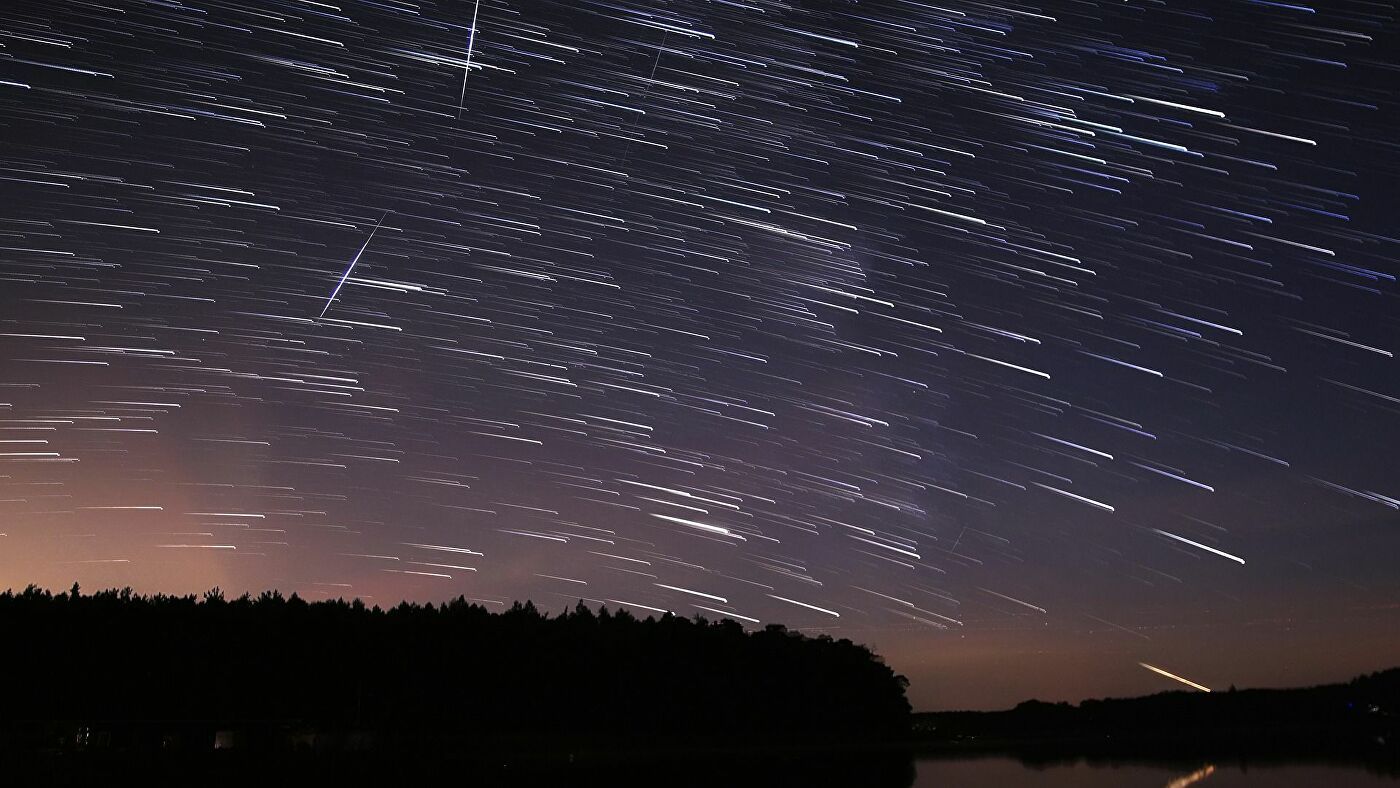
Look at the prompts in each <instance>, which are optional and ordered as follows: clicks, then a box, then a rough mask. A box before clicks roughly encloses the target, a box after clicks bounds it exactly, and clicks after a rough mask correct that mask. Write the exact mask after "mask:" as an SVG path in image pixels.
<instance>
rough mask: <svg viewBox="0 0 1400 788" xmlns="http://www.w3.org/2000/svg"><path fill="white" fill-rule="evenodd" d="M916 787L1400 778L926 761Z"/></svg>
mask: <svg viewBox="0 0 1400 788" xmlns="http://www.w3.org/2000/svg"><path fill="white" fill-rule="evenodd" d="M915 770H916V776H915V778H914V783H913V786H912V788H984V787H985V788H1006V787H1008V786H1021V785H1025V786H1034V787H1035V788H1061V786H1063V788H1071V787H1073V788H1100V786H1102V788H1109V786H1113V788H1139V786H1140V787H1141V788H1187V786H1200V787H1201V788H1233V787H1234V786H1247V787H1248V788H1313V786H1327V788H1351V786H1358V787H1359V788H1364V787H1365V786H1391V788H1394V786H1397V785H1400V774H1397V773H1394V772H1392V773H1391V774H1389V775H1387V774H1381V773H1378V772H1374V771H1369V770H1367V769H1366V768H1365V767H1364V766H1351V765H1333V764H1289V763H1282V764H1279V763H1268V764H1258V765H1256V764H1245V765H1243V766H1242V765H1241V764H1239V763H1237V762H1218V763H1209V762H1200V761H1198V762H1192V763H1184V764H1180V765H1176V766H1173V765H1170V764H1157V763H1132V762H1123V763H1113V762H1100V761H1095V762H1092V763H1090V762H1086V761H1072V762H1061V763H1052V764H1026V763H1023V762H1021V761H1019V760H1016V759H1013V758H967V759H952V758H920V759H918V760H916V761H915Z"/></svg>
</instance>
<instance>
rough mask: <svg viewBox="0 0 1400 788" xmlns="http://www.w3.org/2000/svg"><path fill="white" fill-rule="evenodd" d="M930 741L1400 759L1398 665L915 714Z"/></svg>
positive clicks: (1049, 749) (1049, 753)
mask: <svg viewBox="0 0 1400 788" xmlns="http://www.w3.org/2000/svg"><path fill="white" fill-rule="evenodd" d="M914 729H915V733H916V736H918V737H919V738H920V739H921V740H922V741H924V742H927V743H931V744H934V745H944V746H952V747H955V748H959V749H968V750H976V749H983V750H993V751H1003V752H1012V753H1017V754H1022V755H1030V756H1045V757H1052V758H1053V757H1057V756H1072V755H1086V756H1095V755H1100V756H1145V757H1157V756H1185V755H1193V756H1196V755H1199V756H1223V757H1256V758H1341V759H1358V758H1359V759H1364V760H1384V761H1400V668H1394V669H1391V670H1387V671H1383V672H1380V673H1372V674H1370V675H1366V676H1359V677H1357V678H1355V679H1353V680H1351V681H1349V682H1346V683H1344V684H1328V685H1323V686H1318V687H1307V688H1300V689H1247V690H1238V691H1236V690H1235V689H1233V688H1231V689H1230V690H1228V691H1216V692H1210V693H1204V692H1164V693H1160V694H1157V695H1149V696H1146V697H1141V698H1113V699H1105V700H1086V701H1083V702H1082V703H1080V704H1079V705H1077V706H1074V705H1070V704H1068V703H1045V702H1042V701H1035V700H1030V701H1026V702H1024V703H1021V704H1020V705H1018V706H1017V707H1016V708H1014V709H1011V710H1009V711H997V712H933V713H925V714H918V715H915V721H914Z"/></svg>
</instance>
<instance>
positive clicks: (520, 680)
mask: <svg viewBox="0 0 1400 788" xmlns="http://www.w3.org/2000/svg"><path fill="white" fill-rule="evenodd" d="M0 631H3V632H4V633H5V640H6V642H7V646H6V647H5V648H4V649H0V697H3V698H4V699H5V702H4V703H3V705H0V709H3V710H2V711H0V725H3V733H4V735H3V738H0V747H4V746H6V745H8V746H10V747H12V748H34V747H44V746H58V747H63V748H71V747H80V748H81V747H98V746H110V747H118V746H120V747H125V748H142V747H155V748H167V749H168V748H170V747H180V748H185V749H191V748H193V749H198V748H202V747H214V746H239V747H245V748H247V747H257V746H260V747H264V748H269V747H297V746H303V747H315V748H325V747H334V748H338V749H341V750H344V749H355V748H394V749H401V748H419V749H428V750H431V749H433V748H437V749H442V748H462V747H467V748H470V747H472V746H478V747H481V746H490V747H502V746H516V747H524V748H526V749H528V748H529V747H532V746H537V745H536V744H531V743H538V742H552V743H558V742H598V741H603V740H605V739H606V740H610V741H613V742H618V741H625V742H627V746H629V747H646V746H654V747H665V746H674V745H677V744H681V743H683V744H684V745H685V746H687V747H691V748H694V747H703V746H732V745H743V746H751V745H754V744H755V743H778V744H781V743H798V742H802V743H807V744H811V743H814V742H817V743H820V742H827V743H842V744H852V743H860V742H871V743H874V742H879V741H888V740H891V739H897V738H899V737H901V736H903V735H905V734H906V733H907V731H908V725H909V719H910V707H909V703H908V701H907V700H906V699H905V687H906V686H907V681H906V680H905V679H904V678H903V677H902V676H898V675H896V674H895V673H894V671H893V670H891V669H890V668H889V667H888V666H887V665H885V664H884V662H883V661H882V660H881V659H880V658H879V657H878V656H876V655H875V654H874V653H873V652H872V651H870V650H869V649H868V648H865V647H864V646H861V645H857V644H855V643H852V642H851V641H849V640H836V639H832V638H831V637H828V636H825V635H823V636H819V637H807V636H805V635H802V634H800V633H797V632H793V631H790V630H787V629H785V628H784V627H783V626H781V625H776V624H773V625H769V626H767V627H765V628H763V629H760V630H756V631H748V630H745V629H744V628H743V627H741V626H740V625H739V624H738V623H736V622H734V621H732V620H723V621H719V622H712V621H707V620H705V619H702V618H699V617H696V618H694V619H690V618H683V617H678V616H674V615H669V614H668V615H664V616H660V617H648V618H645V619H639V618H637V617H635V616H634V615H632V614H631V613H629V612H627V611H626V610H615V611H609V610H607V609H606V608H602V609H599V610H597V611H594V610H591V609H590V608H588V607H586V606H585V605H584V604H583V603H582V602H579V603H578V605H577V606H576V607H574V608H573V609H571V610H568V611H566V612H564V613H562V614H559V615H554V616H550V615H546V614H545V613H542V612H540V611H539V610H538V609H536V607H535V606H534V605H533V604H531V603H529V602H526V603H524V604H521V603H518V602H517V603H516V604H515V605H514V606H513V607H511V608H510V609H508V610H505V611H503V612H500V613H492V612H490V611H488V610H487V609H486V608H485V607H483V606H481V605H479V604H473V603H470V602H468V601H467V600H466V599H464V598H461V597H459V598H457V599H456V600H453V601H450V602H447V603H445V604H440V605H433V604H426V605H419V604H414V603H409V602H404V603H402V604H400V605H398V606H395V607H392V608H389V609H381V608H379V607H367V606H365V605H364V604H363V603H361V602H360V601H359V600H355V601H349V602H347V601H344V600H333V601H321V602H307V601H305V600H303V599H300V598H299V597H297V596H296V595H295V594H293V595H292V596H290V597H283V596H282V595H281V594H279V593H277V592H275V591H272V592H265V593H263V594H261V595H259V596H257V597H251V596H248V595H244V596H241V597H238V598H236V599H225V598H224V596H223V595H222V594H221V593H220V592H219V591H218V590H217V589H215V590H214V591H210V592H208V593H206V594H204V595H203V596H202V598H197V597H195V596H166V595H156V596H142V595H138V594H135V593H133V592H132V591H131V590H130V589H125V590H120V591H117V590H109V591H101V592H98V593H95V594H91V595H83V594H81V593H79V591H78V587H77V586H76V585H75V586H74V587H73V589H72V591H70V592H67V593H58V594H54V593H51V592H48V591H44V590H41V589H38V588H35V587H30V588H28V589H26V590H24V591H23V592H20V593H15V592H13V591H9V592H6V593H4V594H0ZM221 736H222V737H223V738H222V739H220V738H219V737H221Z"/></svg>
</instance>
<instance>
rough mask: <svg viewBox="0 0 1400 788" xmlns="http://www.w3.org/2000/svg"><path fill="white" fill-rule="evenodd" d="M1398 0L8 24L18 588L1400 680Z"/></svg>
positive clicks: (26, 11)
mask: <svg viewBox="0 0 1400 788" xmlns="http://www.w3.org/2000/svg"><path fill="white" fill-rule="evenodd" d="M1396 13H1397V9H1396V8H1395V6H1394V5H1393V4H1390V3H1381V2H1358V1H1353V0H1335V1H1334V2H1328V3H1326V4H1323V5H1315V4H1307V3H1305V2H1304V0H1299V2H1296V3H1291V2H1263V0H1257V1H1255V2H1248V1H1246V0H1231V1H1229V2H1226V1H1225V0H1215V1H1214V2H1189V0H1156V1H1154V2H1148V1H1147V0H1127V1H1126V2H1120V1H1118V0H1113V1H1111V2H1110V1H1109V0H1102V1H1101V2H1070V1H1064V2H1060V1H1059V0H1055V1H1051V2H1039V3H1035V2H1018V3H999V2H964V1H963V0H958V1H957V2H947V3H927V2H913V1H912V0H888V2H854V1H852V0H829V1H821V2H818V1H816V0H813V1H812V2H770V1H769V0H752V2H743V1H740V0H735V2H725V1H723V0H711V1H709V2H702V1H700V0H677V1H675V2H662V1H660V0H658V1H656V2H632V1H631V0H627V1H625V2H594V1H592V0H569V2H547V1H546V0H526V1H524V2H521V1H520V0H509V1H507V0H482V2H480V3H479V5H478V4H476V3H474V2H472V0H455V1H454V2H440V3H435V2H422V3H409V2H402V1H400V0H375V1H374V2H356V1H354V0H332V1H330V2H312V0H288V1H287V2H277V1H274V0H266V1H263V2H234V1H233V0H190V2H176V1H174V0H171V1H170V2H165V1H161V2H156V1H155V0H152V1H150V2H129V1H127V0H110V2H42V3H40V2H33V3H30V2H20V3H17V4H15V3H7V4H5V7H4V9H3V10H0V143H3V145H0V534H3V536H0V587H15V588H20V587H23V586H25V585H27V584H30V583H36V584H40V585H43V586H47V587H51V588H55V589H58V588H66V587H67V586H69V585H70V584H71V583H72V582H74V581H77V582H79V583H81V584H82V586H83V587H84V588H85V589H88V590H95V589H98V588H106V587H121V586H131V587H133V588H135V589H137V590H139V591H144V592H165V593H191V592H197V591H202V590H205V589H208V588H210V587H212V586H220V587H221V588H222V589H223V590H224V591H225V592H226V593H240V592H242V591H245V590H251V591H259V590H262V589H265V588H277V589H280V590H281V591H282V592H284V593H292V592H295V593H297V594H299V595H301V596H303V597H306V598H309V599H319V598H328V597H332V598H333V597H346V598H349V597H352V596H358V597H361V598H363V599H366V600H367V601H370V602H372V603H377V604H381V605H392V604H397V603H398V602H399V601H401V600H403V599H411V600H418V601H437V600H442V599H446V598H449V597H456V596H458V595H464V596H466V597H467V598H469V599H474V600H479V601H481V602H482V603H484V604H486V605H488V606H490V607H493V608H499V607H500V606H501V605H507V604H509V603H510V602H511V601H512V600H515V599H524V598H530V599H533V600H534V601H535V602H536V603H537V604H539V605H540V606H541V607H543V608H545V609H552V610H558V609H560V608H562V607H563V606H565V605H570V604H572V603H574V602H575V601H577V600H579V599H583V600H585V601H587V602H588V603H590V604H593V605H597V604H606V605H608V606H609V607H618V606H625V607H628V608H630V609H632V610H633V611H634V612H637V613H640V614H647V613H650V612H654V611H666V610H670V611H674V612H676V613H678V614H681V615H686V616H690V615H694V614H697V613H698V614H702V615H705V616H708V617H711V618H714V617H718V616H725V615H727V616H732V617H734V618H736V619H737V620H740V621H742V622H744V623H746V624H749V625H753V626H761V625H764V624H768V623H772V622H782V623H785V624H787V625H789V626H790V627H794V628H799V629H802V630H803V631H806V632H810V633H816V632H828V633H831V634H834V635H837V636H846V637H852V638H854V639H856V640H860V641H862V642H866V643H869V644H871V645H873V646H875V647H876V648H877V649H878V650H880V651H881V653H883V654H885V655H886V656H887V658H888V659H889V660H890V662H891V663H892V664H893V665H894V667H895V668H896V669H898V670H899V671H901V672H903V673H904V674H906V675H908V676H909V677H910V678H911V680H912V682H913V685H912V687H911V696H912V699H913V701H914V703H915V705H916V707H919V708H954V707H997V706H1005V705H1009V704H1011V703H1014V702H1016V701H1018V700H1021V699H1023V698H1025V697H1030V696H1037V697H1040V698H1046V699H1054V700H1058V699H1072V700H1074V699H1078V698H1080V697H1084V696H1091V695H1105V694H1115V693H1117V694H1122V693H1140V692H1151V691H1157V690H1162V689H1169V688H1174V687H1176V686H1177V685H1175V684H1173V683H1172V682H1171V681H1170V680H1168V679H1164V678H1163V677H1162V676H1160V675H1158V674H1155V673H1152V672H1150V671H1147V670H1143V669H1142V668H1141V667H1140V666H1139V663H1143V662H1145V663H1149V664H1152V665H1156V666H1160V667H1162V668H1164V669H1166V670H1168V671H1172V672H1175V673H1177V674H1179V675H1183V676H1186V677H1189V678H1191V679H1193V680H1196V681H1199V682H1201V683H1203V684H1206V685H1210V686H1220V687H1223V686H1225V685H1229V684H1237V685H1239V686H1248V685H1261V684H1263V685H1270V684H1271V685H1287V684H1302V683H1309V682H1317V681H1325V680H1339V679H1343V678H1346V677H1348V676H1349V675H1350V674H1352V673H1354V672H1358V671H1362V670H1372V669H1377V668H1381V667H1386V666H1389V665H1392V664H1395V663H1396V662H1400V659H1397V657H1400V569H1397V565H1398V564H1397V562H1396V561H1395V557H1396V556H1397V555H1400V517H1398V516H1397V511H1396V510H1397V507H1400V501H1397V498H1400V470H1397V463H1396V449H1395V447H1396V446H1397V445H1400V444H1397V441H1400V374H1397V363H1396V360H1395V358H1394V356H1393V352H1394V351H1395V349H1396V346H1397V344H1400V343H1398V342H1397V341H1396V340H1397V338H1398V337H1400V311H1397V300H1396V295H1397V292H1398V291H1397V287H1396V281H1395V276H1396V274H1397V273H1398V272H1400V235H1397V230H1396V224H1395V220H1394V216H1395V212H1396V210H1397V208H1400V200H1397V197H1396V186H1395V183H1396V181H1395V179H1396V177H1397V176H1398V175H1400V136H1397V134H1396V132H1397V128H1400V126H1397V118H1400V115H1397V112H1396V103H1397V102H1396V100H1395V97H1394V95H1393V94H1394V91H1395V88H1396V86H1397V85H1400V39H1397V22H1396ZM473 19H475V24H473ZM333 295H334V298H332V296H333ZM682 678H683V677H682Z"/></svg>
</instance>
